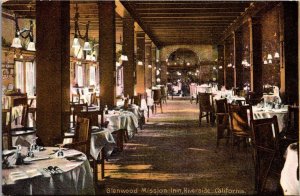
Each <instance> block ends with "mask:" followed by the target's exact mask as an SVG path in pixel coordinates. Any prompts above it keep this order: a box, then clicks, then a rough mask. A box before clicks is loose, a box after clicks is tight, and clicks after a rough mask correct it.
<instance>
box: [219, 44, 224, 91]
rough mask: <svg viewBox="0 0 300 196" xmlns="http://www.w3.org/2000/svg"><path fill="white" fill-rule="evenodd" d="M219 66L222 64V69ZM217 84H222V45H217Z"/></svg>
mask: <svg viewBox="0 0 300 196" xmlns="http://www.w3.org/2000/svg"><path fill="white" fill-rule="evenodd" d="M220 66H222V69H220ZM217 70H218V85H219V87H220V88H221V86H223V85H224V45H218V67H217Z"/></svg>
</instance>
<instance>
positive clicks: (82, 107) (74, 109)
mask: <svg viewBox="0 0 300 196" xmlns="http://www.w3.org/2000/svg"><path fill="white" fill-rule="evenodd" d="M70 111H71V115H72V122H71V126H72V127H74V124H75V122H76V119H75V117H76V115H77V114H80V113H82V112H88V111H89V107H88V104H87V103H81V104H74V103H71V104H70Z"/></svg>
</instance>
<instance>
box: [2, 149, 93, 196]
mask: <svg viewBox="0 0 300 196" xmlns="http://www.w3.org/2000/svg"><path fill="white" fill-rule="evenodd" d="M23 149H26V148H22V150H20V152H22V154H23V156H24V157H25V156H26V150H25V152H24V151H23ZM61 151H62V152H63V156H58V152H59V151H58V147H45V148H43V150H41V151H33V152H34V157H26V158H25V159H23V160H24V163H23V164H18V165H16V164H15V163H16V156H15V155H16V154H12V155H11V156H9V157H8V158H7V160H8V162H9V163H10V164H9V166H7V167H6V168H2V193H3V194H5V195H94V194H95V191H94V184H93V174H92V171H91V167H90V164H89V161H88V160H87V157H86V155H85V154H83V153H81V152H79V151H77V150H74V149H61ZM2 153H5V152H2Z"/></svg>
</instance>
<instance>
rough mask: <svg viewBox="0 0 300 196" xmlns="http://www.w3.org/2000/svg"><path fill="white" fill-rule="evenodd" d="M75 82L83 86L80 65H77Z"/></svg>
mask: <svg viewBox="0 0 300 196" xmlns="http://www.w3.org/2000/svg"><path fill="white" fill-rule="evenodd" d="M77 84H78V86H83V70H82V66H81V65H78V66H77Z"/></svg>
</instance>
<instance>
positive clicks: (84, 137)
mask: <svg viewBox="0 0 300 196" xmlns="http://www.w3.org/2000/svg"><path fill="white" fill-rule="evenodd" d="M89 122H90V120H89V119H88V118H82V117H79V116H78V117H77V122H76V132H75V138H74V142H75V143H76V142H80V143H82V145H78V147H76V150H79V151H81V152H83V153H85V154H86V155H88V154H89V152H90V138H91V131H90V125H89Z"/></svg>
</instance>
